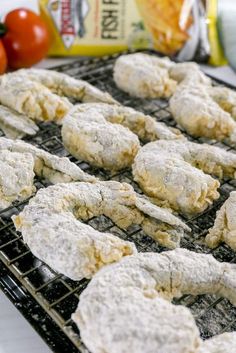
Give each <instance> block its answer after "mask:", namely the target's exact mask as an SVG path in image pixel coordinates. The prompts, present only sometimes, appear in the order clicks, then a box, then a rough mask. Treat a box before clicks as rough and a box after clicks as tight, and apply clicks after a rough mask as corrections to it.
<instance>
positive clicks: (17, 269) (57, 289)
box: [0, 55, 236, 353]
mask: <svg viewBox="0 0 236 353" xmlns="http://www.w3.org/2000/svg"><path fill="white" fill-rule="evenodd" d="M116 58H117V55H113V56H110V57H104V58H100V59H89V60H85V61H83V62H81V61H76V62H74V63H70V64H66V65H62V66H58V67H56V68H55V69H56V70H57V71H61V72H65V73H67V74H69V75H71V76H73V77H76V78H81V79H84V80H86V81H88V82H90V83H91V84H93V85H95V86H97V87H98V88H100V89H102V90H104V91H108V92H109V93H111V94H112V95H113V97H114V98H116V99H117V100H118V101H120V102H121V103H122V104H124V105H128V106H131V107H134V108H135V109H137V110H140V111H142V112H144V113H146V114H150V115H151V116H153V117H154V118H155V119H156V120H158V121H162V122H165V123H166V124H167V125H169V126H176V124H175V122H174V120H173V119H172V117H171V114H170V110H169V105H168V101H167V100H163V99H155V100H146V99H137V98H133V97H130V96H129V95H127V94H125V93H124V92H122V91H120V90H119V89H118V88H117V87H116V86H115V84H114V82H113V79H112V68H113V64H114V61H115V59H116ZM216 84H222V83H219V82H217V83H216ZM188 138H189V139H190V140H193V141H198V142H200V143H202V142H208V143H210V144H214V145H216V146H220V147H222V148H223V149H226V150H231V151H234V150H233V149H232V148H230V147H229V146H227V145H225V144H223V143H219V142H218V143H216V142H215V141H209V140H208V141H206V140H204V139H198V140H196V139H193V138H191V137H189V136H188ZM26 140H27V141H28V142H30V143H32V144H35V145H37V146H38V147H40V148H42V149H44V150H46V151H49V152H51V153H53V154H56V155H59V156H68V157H69V158H70V159H71V161H73V162H75V163H76V164H78V165H79V166H80V168H81V169H83V170H84V171H86V172H88V173H91V174H94V175H96V176H97V177H99V178H100V179H102V180H109V179H112V180H117V181H120V182H127V183H130V184H132V186H133V187H134V189H135V190H136V191H138V192H140V190H139V188H138V186H137V184H136V183H135V182H134V181H133V179H132V175H131V172H130V171H129V170H125V171H122V172H119V173H117V174H115V175H110V174H109V173H107V172H104V171H103V170H101V169H95V168H91V167H90V166H89V165H88V164H87V163H84V162H83V161H76V160H75V159H74V158H73V157H72V156H70V155H68V153H67V152H66V151H65V149H64V147H63V144H62V141H61V134H60V128H59V127H58V126H56V125H55V124H53V123H43V124H41V125H40V131H39V132H38V133H37V135H36V136H34V137H33V138H27V139H26ZM235 152H236V151H235ZM35 185H36V187H37V189H39V188H43V187H46V186H47V183H46V182H45V181H44V180H39V179H36V180H35ZM235 186H236V181H230V180H224V181H223V182H222V184H221V187H220V195H221V196H220V198H219V199H218V200H217V201H216V202H215V203H214V205H213V206H212V207H210V208H209V209H208V210H207V211H205V212H204V213H202V214H200V215H198V216H197V217H193V218H191V219H188V220H187V219H184V221H185V222H187V223H188V225H189V226H190V227H191V228H192V234H191V235H186V237H185V238H183V240H182V244H181V246H182V247H185V248H187V249H190V250H194V251H196V252H202V253H212V254H213V255H214V256H215V257H216V258H217V259H218V260H219V261H227V262H236V261H235V260H236V256H235V253H234V252H233V251H232V250H231V249H230V248H229V247H228V246H227V245H225V244H223V245H220V246H219V247H218V248H216V249H214V250H210V249H209V248H207V247H206V246H205V245H204V242H203V240H204V237H205V235H206V233H207V230H208V229H209V228H210V227H211V226H212V225H213V222H214V219H215V214H216V211H217V210H218V209H219V207H220V206H221V205H222V203H223V202H224V201H225V200H226V199H227V198H228V196H229V193H230V192H231V191H232V190H234V189H235ZM27 202H28V201H24V202H21V203H15V204H14V205H13V206H12V207H9V208H7V209H5V210H3V211H1V212H0V275H1V276H0V285H1V287H2V288H3V289H4V291H5V292H6V293H7V294H8V296H10V297H11V300H12V301H13V302H14V303H15V305H17V306H18V308H19V309H20V310H21V312H22V313H23V314H24V315H25V316H26V317H27V319H28V320H29V321H30V322H31V323H32V324H33V325H34V327H35V328H36V330H38V331H39V332H40V334H41V335H42V336H43V338H44V339H45V340H46V341H47V343H48V344H49V345H50V346H51V347H52V348H53V350H54V351H56V352H63V353H65V352H70V353H71V352H72V353H73V352H78V351H79V352H81V353H85V352H88V351H87V350H86V348H85V347H84V346H83V344H82V342H81V340H80V335H79V331H78V329H77V328H76V326H75V324H74V323H73V322H72V320H71V314H72V313H73V312H74V311H75V309H76V307H77V304H78V301H79V296H80V293H81V292H82V291H83V290H84V288H85V287H86V285H87V283H88V281H87V280H82V281H79V282H74V281H71V280H70V279H68V278H66V277H65V276H62V275H59V274H57V273H55V272H54V271H53V270H52V269H51V268H49V267H48V266H47V265H45V264H44V263H42V262H41V261H39V260H38V259H37V258H35V257H34V256H33V255H32V253H31V252H30V250H29V249H28V247H27V246H26V245H25V244H24V243H23V240H22V237H21V235H20V234H19V233H17V232H16V231H15V229H14V225H13V223H12V221H11V218H10V217H11V216H12V215H13V214H17V213H19V212H20V211H21V210H22V209H23V208H24V206H25V204H27ZM183 218H184V217H183ZM87 223H88V224H90V225H91V226H92V227H94V228H96V229H98V230H99V231H105V232H111V233H113V234H115V235H118V236H119V237H121V238H123V239H127V240H131V241H133V242H134V243H135V244H136V246H137V248H138V250H139V251H154V252H160V251H162V250H163V248H162V247H160V246H158V244H157V243H155V241H153V240H152V239H150V238H149V237H147V236H146V235H145V233H144V232H143V231H142V230H141V229H140V228H139V227H137V226H136V227H131V228H129V229H128V231H126V232H125V231H123V230H121V229H120V228H118V227H117V226H116V225H115V224H114V223H113V222H112V221H111V220H110V219H108V218H106V217H104V216H102V217H96V218H92V219H90V220H89V221H88V222H87ZM176 303H178V304H183V305H186V306H187V307H189V308H190V310H191V311H192V313H193V315H194V317H195V319H196V322H197V325H198V327H199V329H200V332H201V336H202V337H203V338H208V337H211V336H213V335H216V334H219V333H222V332H224V331H234V330H236V308H234V307H233V306H232V305H231V304H230V303H229V301H227V300H226V299H219V298H217V297H215V296H209V295H202V296H197V297H193V296H189V295H188V296H187V295H186V296H184V297H182V298H181V299H179V300H178V301H176Z"/></svg>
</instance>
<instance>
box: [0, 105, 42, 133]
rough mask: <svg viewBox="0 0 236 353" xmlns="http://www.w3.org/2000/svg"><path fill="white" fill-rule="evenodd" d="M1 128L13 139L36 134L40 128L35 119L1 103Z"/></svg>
mask: <svg viewBox="0 0 236 353" xmlns="http://www.w3.org/2000/svg"><path fill="white" fill-rule="evenodd" d="M0 128H1V129H2V131H3V132H4V134H5V135H6V136H7V137H9V138H12V139H16V138H22V137H23V136H25V135H35V134H36V133H37V131H38V130H39V128H38V126H37V125H36V124H35V123H34V122H33V120H31V119H30V118H28V117H27V116H25V115H22V114H19V113H17V112H16V111H14V110H12V109H10V108H7V107H4V106H3V105H0Z"/></svg>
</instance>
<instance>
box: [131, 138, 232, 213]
mask: <svg viewBox="0 0 236 353" xmlns="http://www.w3.org/2000/svg"><path fill="white" fill-rule="evenodd" d="M132 168H133V176H134V180H135V181H137V182H138V183H139V185H140V186H141V188H142V189H143V190H144V192H145V193H146V194H147V195H149V196H151V197H153V198H156V199H158V200H166V201H167V202H168V203H169V206H170V207H171V208H173V209H174V210H176V211H179V212H181V213H183V214H186V215H192V214H196V213H199V212H202V211H204V210H205V209H206V208H207V207H208V206H209V205H210V204H212V202H213V201H214V200H216V199H218V197H219V193H218V191H217V189H218V187H219V186H220V183H219V181H218V180H216V179H213V178H212V177H211V176H210V175H207V174H205V173H209V174H213V175H215V176H217V177H219V178H223V177H229V178H235V176H236V154H234V153H231V152H227V151H225V150H223V149H221V148H219V147H216V146H210V145H207V144H198V143H194V142H189V141H177V140H176V141H164V140H160V141H155V142H151V143H148V144H147V145H145V146H144V147H142V148H141V149H140V150H139V152H138V154H137V156H136V157H135V160H134V164H133V166H132Z"/></svg>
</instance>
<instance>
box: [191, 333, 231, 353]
mask: <svg viewBox="0 0 236 353" xmlns="http://www.w3.org/2000/svg"><path fill="white" fill-rule="evenodd" d="M235 347H236V332H225V333H222V334H221V335H217V336H214V337H213V338H210V339H208V340H206V341H204V342H203V343H202V344H201V346H200V348H199V350H198V351H197V353H234V352H235Z"/></svg>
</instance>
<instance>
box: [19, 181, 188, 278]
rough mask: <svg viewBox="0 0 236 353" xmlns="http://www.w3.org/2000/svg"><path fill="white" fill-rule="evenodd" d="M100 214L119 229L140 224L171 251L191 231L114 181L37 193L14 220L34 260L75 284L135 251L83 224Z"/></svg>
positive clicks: (73, 185) (54, 188)
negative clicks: (36, 259)
mask: <svg viewBox="0 0 236 353" xmlns="http://www.w3.org/2000/svg"><path fill="white" fill-rule="evenodd" d="M100 215H104V216H107V217H109V218H110V219H111V220H112V221H113V222H114V223H115V224H116V225H117V226H119V227H120V228H122V229H127V228H128V227H129V226H131V225H134V224H137V225H140V226H141V227H142V228H143V230H144V231H145V232H146V234H147V235H149V236H151V237H152V238H154V239H155V240H157V241H159V242H160V243H161V244H163V245H166V246H169V247H175V246H177V245H178V244H179V240H180V238H181V237H182V236H183V234H184V231H189V228H188V227H187V226H186V225H185V224H184V223H183V222H182V221H181V220H180V219H178V218H177V217H175V216H173V215H172V214H171V213H170V212H168V211H167V210H164V209H161V208H159V207H156V206H154V205H153V204H151V203H150V202H149V201H148V200H145V199H142V198H141V197H140V196H139V195H138V194H136V193H135V191H134V190H133V188H132V187H131V186H130V185H128V184H126V183H119V182H115V181H107V182H96V183H94V184H92V183H83V182H80V183H68V184H57V185H54V186H49V187H47V188H46V189H41V190H39V191H38V193H37V194H36V196H35V197H34V198H32V199H31V200H30V202H29V204H28V205H27V206H26V207H25V208H24V210H23V211H22V212H21V213H20V214H19V215H18V216H14V217H13V221H14V224H15V226H16V229H17V230H19V231H21V232H22V235H23V239H24V241H25V242H26V243H27V244H28V246H29V248H30V249H31V251H32V252H33V254H34V255H35V256H37V257H38V258H39V259H41V260H42V261H44V262H45V263H47V264H48V265H49V266H51V267H52V268H53V269H54V270H56V271H57V272H60V273H63V274H64V275H66V276H68V277H70V278H71V279H73V280H79V279H81V278H84V277H85V278H90V277H92V276H93V275H94V273H95V272H96V271H98V269H99V268H101V267H102V266H103V265H105V264H108V263H111V262H114V261H118V260H120V258H121V257H122V256H125V255H130V254H132V253H133V252H134V249H135V247H134V245H133V244H132V243H129V242H126V241H123V240H121V239H119V238H117V237H115V236H113V235H112V234H109V233H102V232H98V231H97V230H94V229H93V228H92V227H91V226H89V225H86V224H84V223H81V220H82V221H87V220H89V219H91V218H93V217H96V216H100Z"/></svg>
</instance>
